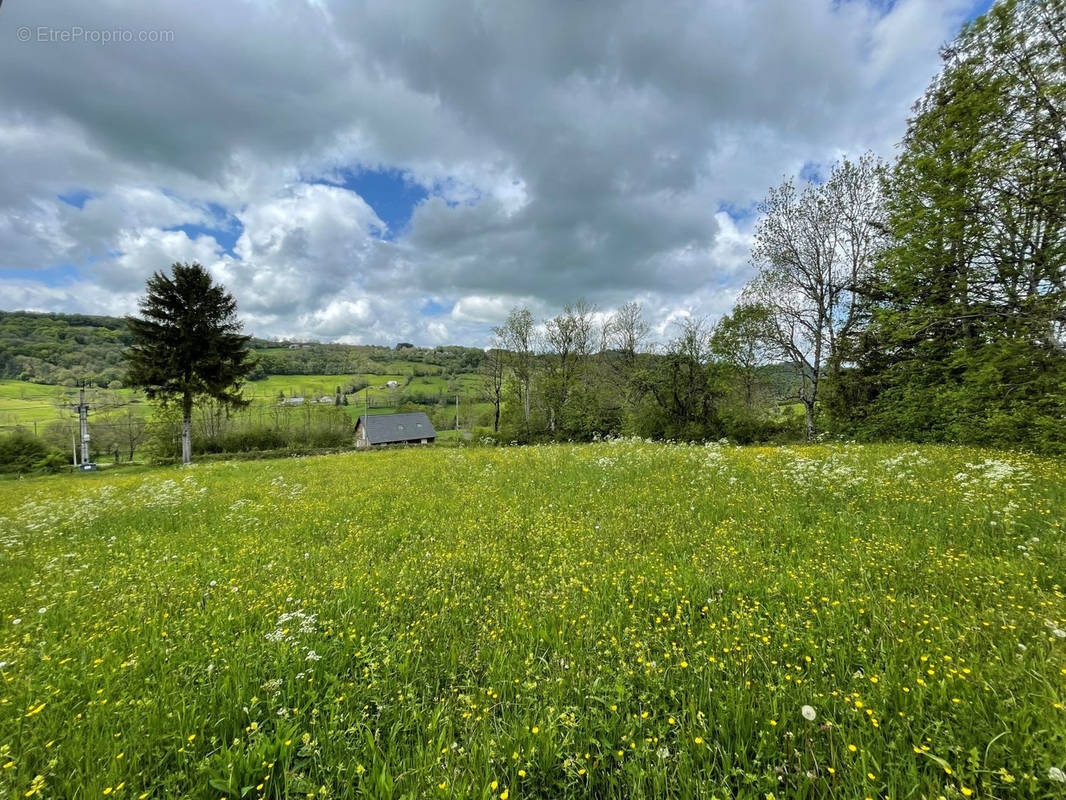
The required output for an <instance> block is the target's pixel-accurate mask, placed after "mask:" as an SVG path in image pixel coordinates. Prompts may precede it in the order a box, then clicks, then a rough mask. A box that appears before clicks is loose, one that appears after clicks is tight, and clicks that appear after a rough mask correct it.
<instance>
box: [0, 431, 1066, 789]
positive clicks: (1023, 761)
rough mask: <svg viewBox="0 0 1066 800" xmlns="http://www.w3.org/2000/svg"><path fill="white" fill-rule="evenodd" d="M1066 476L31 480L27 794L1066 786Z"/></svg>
mask: <svg viewBox="0 0 1066 800" xmlns="http://www.w3.org/2000/svg"><path fill="white" fill-rule="evenodd" d="M1063 473H1064V470H1063V463H1062V462H1058V461H1051V460H1040V459H1036V458H1029V457H1024V456H1018V455H1003V454H994V453H990V452H982V451H974V450H962V449H946V448H933V447H923V448H910V449H907V448H900V447H812V448H781V449H770V448H764V449H760V448H744V449H734V448H728V447H717V446H714V447H696V446H691V447H690V446H671V445H660V444H647V443H641V442H615V443H602V444H596V445H583V446H577V447H571V446H562V445H556V446H543V447H530V448H501V449H462V448H459V449H451V450H440V449H437V450H434V449H412V450H405V451H389V452H378V453H359V454H353V455H345V456H334V457H322V458H313V459H312V458H308V459H298V460H289V461H275V462H255V463H241V464H232V463H221V464H212V465H201V466H198V467H193V468H191V469H185V470H180V469H167V470H157V471H153V472H148V473H141V474H137V475H128V476H122V475H117V474H116V475H112V476H76V477H69V476H68V477H64V478H44V479H37V480H32V481H22V482H18V483H14V482H12V483H8V484H6V485H0V509H2V511H0V515H2V516H0V662H2V664H0V677H2V680H0V794H3V795H4V796H12V797H14V796H19V797H34V796H36V797H55V798H67V797H87V798H95V797H103V796H108V797H123V798H129V797H139V798H148V797H152V798H171V797H203V798H209V797H210V798H218V797H330V798H342V797H357V796H362V797H412V798H413V797H464V798H465V797H478V798H500V799H501V800H508V798H528V797H543V798H558V797H577V796H583V797H618V798H623V797H626V798H632V797H708V798H710V797H720V798H725V797H760V798H765V797H767V796H773V797H775V798H783V797H801V798H802V797H808V798H812V797H839V798H864V797H871V798H873V797H892V798H897V797H899V798H902V797H915V798H917V797H938V796H944V797H1063V796H1064V791H1066V784H1063V783H1060V782H1058V781H1057V777H1058V776H1059V775H1061V772H1060V773H1056V770H1058V769H1063V768H1066V749H1064V747H1066V745H1064V742H1066V710H1064V707H1063V704H1064V702H1066V638H1064V637H1066V632H1064V630H1063V629H1066V597H1064V594H1063V591H1064V586H1063V583H1064V576H1066V543H1064V541H1063V524H1064V518H1066V482H1064V480H1063Z"/></svg>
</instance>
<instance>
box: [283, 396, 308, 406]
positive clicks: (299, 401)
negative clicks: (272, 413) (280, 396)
mask: <svg viewBox="0 0 1066 800" xmlns="http://www.w3.org/2000/svg"><path fill="white" fill-rule="evenodd" d="M281 404H282V405H284V406H302V405H303V404H304V399H303V398H302V397H286V398H285V399H284V400H282V401H281Z"/></svg>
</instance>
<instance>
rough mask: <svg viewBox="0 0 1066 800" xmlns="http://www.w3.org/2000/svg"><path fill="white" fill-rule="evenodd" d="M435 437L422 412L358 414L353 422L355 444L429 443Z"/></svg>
mask: <svg viewBox="0 0 1066 800" xmlns="http://www.w3.org/2000/svg"><path fill="white" fill-rule="evenodd" d="M436 438H437V432H436V431H435V430H434V429H433V423H432V422H430V421H429V417H427V416H426V415H425V414H424V413H423V412H421V411H418V412H416V413H414V414H371V415H370V416H366V415H365V414H364V415H360V417H359V421H358V422H356V423H355V446H356V447H376V446H378V445H383V444H431V443H432V442H433V441H434V440H436Z"/></svg>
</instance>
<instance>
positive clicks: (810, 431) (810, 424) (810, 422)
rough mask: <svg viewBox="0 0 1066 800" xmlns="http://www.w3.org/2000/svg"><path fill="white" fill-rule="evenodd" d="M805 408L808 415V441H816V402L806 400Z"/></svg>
mask: <svg viewBox="0 0 1066 800" xmlns="http://www.w3.org/2000/svg"><path fill="white" fill-rule="evenodd" d="M803 410H804V412H805V413H806V415H807V441H808V442H813V441H814V402H813V401H808V400H804V401H803Z"/></svg>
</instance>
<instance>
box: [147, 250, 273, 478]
mask: <svg viewBox="0 0 1066 800" xmlns="http://www.w3.org/2000/svg"><path fill="white" fill-rule="evenodd" d="M171 273H172V274H171V275H167V274H165V273H163V272H157V273H155V274H154V275H153V276H152V277H151V278H149V279H148V282H147V294H146V295H145V296H144V297H143V298H141V300H140V303H139V306H140V310H141V317H127V318H126V323H127V324H128V325H129V329H130V333H131V334H132V335H133V339H134V344H133V346H132V347H130V349H129V350H128V351H127V353H126V360H127V363H128V370H129V371H128V376H127V384H128V385H130V386H136V387H139V388H141V389H143V390H144V392H145V394H146V395H148V398H149V399H150V400H158V401H159V402H160V403H161V404H162V405H163V406H164V407H165V406H167V405H169V404H170V403H180V407H181V414H182V425H181V460H182V463H183V464H188V463H189V462H190V461H192V442H191V433H190V429H191V422H192V410H193V406H194V404H195V403H196V402H197V400H199V399H207V398H209V399H211V400H215V401H217V402H219V403H221V404H222V405H224V406H227V407H234V406H242V405H246V404H247V401H246V400H245V399H244V398H243V397H242V396H241V384H242V381H243V380H244V378H245V377H247V375H248V373H249V372H251V370H252V368H253V366H254V365H253V364H252V363H251V362H250V361H249V354H250V351H249V349H248V341H249V338H250V337H248V336H245V335H243V334H241V327H242V326H241V322H240V320H239V319H238V318H237V303H236V301H235V300H234V299H233V297H232V295H230V294H228V293H227V292H226V290H225V289H224V288H223V287H222V286H221V285H219V284H216V283H214V282H213V281H212V280H211V276H210V275H209V274H208V272H207V270H206V269H204V268H203V267H202V266H200V265H199V264H196V263H193V264H180V263H176V264H174V265H173V266H172V267H171Z"/></svg>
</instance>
